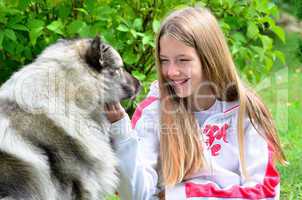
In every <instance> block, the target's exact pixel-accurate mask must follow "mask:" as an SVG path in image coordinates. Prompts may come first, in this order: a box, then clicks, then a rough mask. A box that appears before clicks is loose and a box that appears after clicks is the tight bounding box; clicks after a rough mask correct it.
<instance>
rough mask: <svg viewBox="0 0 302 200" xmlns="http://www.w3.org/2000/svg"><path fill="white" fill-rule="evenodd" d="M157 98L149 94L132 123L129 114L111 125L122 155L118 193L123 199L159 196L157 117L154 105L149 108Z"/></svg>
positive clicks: (119, 167)
mask: <svg viewBox="0 0 302 200" xmlns="http://www.w3.org/2000/svg"><path fill="white" fill-rule="evenodd" d="M155 100H156V98H152V97H151V98H150V97H149V98H147V99H146V100H145V101H143V102H142V103H141V104H140V106H138V108H137V110H136V111H135V113H134V116H133V117H134V118H133V119H132V123H130V119H129V117H128V115H126V116H125V117H124V118H123V119H121V120H120V121H117V122H115V123H113V124H112V125H111V133H112V140H113V146H114V148H115V151H116V154H117V157H118V159H119V161H118V162H119V163H118V170H119V178H120V183H119V187H118V193H119V196H120V198H121V199H123V200H152V199H158V198H157V196H156V194H157V193H158V188H157V184H158V175H157V170H156V168H157V161H158V151H159V138H158V127H157V124H158V123H157V120H156V119H157V118H158V117H156V115H157V113H156V112H154V111H153V110H154V109H152V108H151V109H150V108H149V106H150V107H152V105H151V103H153V102H154V101H155Z"/></svg>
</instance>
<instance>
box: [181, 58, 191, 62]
mask: <svg viewBox="0 0 302 200" xmlns="http://www.w3.org/2000/svg"><path fill="white" fill-rule="evenodd" d="M179 61H180V62H189V61H191V60H190V59H185V58H182V59H179Z"/></svg>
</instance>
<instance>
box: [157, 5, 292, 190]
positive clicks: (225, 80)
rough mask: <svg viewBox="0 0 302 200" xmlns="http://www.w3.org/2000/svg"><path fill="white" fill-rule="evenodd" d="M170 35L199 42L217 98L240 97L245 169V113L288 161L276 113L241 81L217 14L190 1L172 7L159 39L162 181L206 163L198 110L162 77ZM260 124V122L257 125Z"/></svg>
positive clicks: (167, 182) (179, 178)
mask: <svg viewBox="0 0 302 200" xmlns="http://www.w3.org/2000/svg"><path fill="white" fill-rule="evenodd" d="M164 35H169V36H171V37H173V38H175V39H177V40H179V41H181V42H183V43H184V44H186V45H187V46H190V47H193V48H195V50H196V52H197V54H198V55H199V58H200V61H201V64H202V73H203V77H206V79H207V80H208V81H209V82H211V83H214V84H215V86H216V88H215V89H216V92H215V95H216V98H218V99H222V100H225V101H234V100H239V104H240V105H239V116H238V123H237V126H238V127H237V128H238V143H239V155H240V163H241V166H242V170H243V174H244V175H245V176H247V172H246V166H245V161H244V118H245V116H246V114H247V115H248V116H249V118H250V120H251V122H252V123H253V125H254V126H255V127H256V128H257V127H258V126H259V127H260V128H261V131H258V132H259V133H260V134H262V135H263V137H264V138H265V139H266V140H267V141H268V143H269V145H270V146H271V147H272V150H273V152H274V158H275V159H276V160H278V161H280V162H281V163H283V164H284V163H285V162H286V158H285V156H284V154H283V151H282V148H281V145H280V141H279V138H278V135H277V131H276V128H275V125H274V123H273V120H272V116H271V114H270V112H269V110H268V109H267V108H266V106H265V105H264V104H263V103H262V101H261V100H260V98H259V97H258V96H257V95H256V94H255V93H254V92H253V91H252V90H251V89H249V88H247V87H246V86H244V85H243V83H242V81H241V80H240V78H239V75H238V73H237V72H236V68H235V65H234V62H233V59H232V57H231V54H230V51H229V49H228V46H227V44H226V41H225V38H224V35H223V33H222V31H221V29H220V28H219V25H218V22H217V20H216V18H215V17H214V16H213V15H212V14H211V12H210V11H209V10H208V9H205V8H193V7H188V8H185V9H181V10H177V11H174V12H172V13H171V14H170V15H169V16H168V17H166V19H165V20H164V21H163V22H162V25H161V28H160V30H159V33H158V35H157V40H156V62H157V69H158V77H159V88H160V102H161V103H160V106H161V109H160V121H161V126H162V127H161V134H160V163H161V170H162V176H163V181H164V185H166V186H173V185H175V184H176V183H179V182H181V181H182V180H183V179H184V178H185V177H187V176H189V175H191V174H192V173H194V172H197V171H199V170H200V169H201V168H202V167H204V166H205V161H204V156H203V152H202V148H201V144H200V136H199V134H200V133H198V131H197V130H198V129H197V124H196V121H195V118H194V115H193V113H192V112H191V111H189V110H188V109H187V102H186V101H187V100H186V99H185V98H184V99H181V98H177V97H176V95H175V93H174V92H173V89H172V88H171V86H169V84H168V83H167V80H165V78H164V77H163V74H162V71H161V65H160V60H159V53H160V45H159V44H160V39H161V37H162V36H164ZM256 125H257V126H256Z"/></svg>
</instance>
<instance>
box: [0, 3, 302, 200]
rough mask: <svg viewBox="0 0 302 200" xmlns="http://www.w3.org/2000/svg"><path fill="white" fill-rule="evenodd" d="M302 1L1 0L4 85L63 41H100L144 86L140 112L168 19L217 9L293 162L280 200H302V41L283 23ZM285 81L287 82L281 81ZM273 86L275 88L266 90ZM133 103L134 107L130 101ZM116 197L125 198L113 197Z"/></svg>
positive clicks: (0, 76)
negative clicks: (174, 13) (181, 11)
mask: <svg viewBox="0 0 302 200" xmlns="http://www.w3.org/2000/svg"><path fill="white" fill-rule="evenodd" d="M301 2H302V0H286V1H285V0H273V1H269V0H240V1H238V0H200V1H197V0H141V1H139V0H124V1H122V0H71V1H70V0H43V1H41V0H0V84H1V83H3V82H4V81H6V80H7V79H8V78H9V76H10V75H11V74H12V73H13V72H14V71H16V70H18V69H19V68H20V67H22V66H23V65H25V64H27V63H29V62H31V61H32V60H33V59H34V58H35V57H36V56H37V55H38V54H39V53H40V52H41V51H42V50H43V49H44V48H45V47H46V46H48V45H50V44H52V43H54V42H55V41H56V40H57V39H59V38H75V37H94V36H95V35H97V34H101V36H102V39H103V40H105V41H107V42H108V43H110V44H112V45H113V46H114V47H115V48H116V49H117V50H118V51H119V52H120V53H121V55H122V57H123V59H124V62H125V67H126V68H127V69H128V70H129V71H131V72H132V74H133V75H134V76H136V77H137V78H138V79H139V80H141V82H142V84H143V89H142V92H141V94H140V96H139V97H138V98H137V99H136V101H135V102H134V103H132V104H131V105H130V106H128V108H129V109H128V112H129V113H130V114H131V113H132V112H133V109H134V107H136V104H137V103H138V102H140V101H141V99H142V98H144V97H145V95H146V93H147V91H148V88H149V85H150V83H151V82H152V81H153V80H155V79H156V73H155V68H154V55H153V51H154V38H155V33H156V32H157V30H158V29H159V26H160V21H161V19H162V18H163V17H164V16H165V15H166V14H167V13H168V12H169V11H171V10H172V9H174V8H179V7H182V6H185V5H202V6H206V7H208V8H210V9H211V10H212V11H213V13H214V14H215V15H216V16H217V18H218V19H219V23H220V26H221V28H222V30H223V31H224V34H225V36H226V39H227V42H228V44H229V47H230V50H231V53H232V55H233V57H234V60H235V63H236V66H237V67H238V69H239V70H240V72H241V75H242V77H243V78H245V79H246V80H248V81H249V82H250V83H251V84H252V85H253V86H254V87H255V88H260V89H259V92H260V94H261V96H262V97H263V98H264V100H265V102H266V103H267V104H268V105H269V107H270V109H271V111H272V113H273V115H274V118H275V121H276V122H277V126H278V130H279V132H280V135H281V139H282V144H283V146H284V148H285V152H286V155H287V157H288V160H289V162H290V165H289V166H288V167H281V166H279V170H280V172H281V175H282V180H281V199H286V200H287V199H302V184H301V183H302V178H301V177H302V174H301V172H302V166H301V155H302V152H301V151H302V138H301V134H300V130H302V126H301V121H302V120H301V111H302V103H301V99H302V97H301V94H302V91H301V85H302V78H301V77H302V76H301V75H302V74H301V72H302V64H301V63H302V39H301V35H298V34H293V33H289V34H285V33H284V31H283V29H282V28H281V27H279V26H278V25H277V24H276V20H277V19H278V18H279V9H278V7H277V6H276V5H278V6H280V7H281V8H282V9H284V10H287V11H290V13H292V14H294V15H296V16H297V17H299V18H300V19H301V16H302V14H301V13H302V3H301ZM279 79H280V80H281V81H279ZM265 81H269V86H268V87H263V84H264V83H265ZM126 103H127V102H126ZM112 199H118V198H117V197H112Z"/></svg>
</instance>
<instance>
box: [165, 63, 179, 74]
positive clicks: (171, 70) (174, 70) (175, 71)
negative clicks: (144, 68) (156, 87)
mask: <svg viewBox="0 0 302 200" xmlns="http://www.w3.org/2000/svg"><path fill="white" fill-rule="evenodd" d="M179 75H180V71H179V68H178V67H177V66H176V65H175V64H174V63H171V64H170V65H169V67H168V76H169V77H175V76H179Z"/></svg>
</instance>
